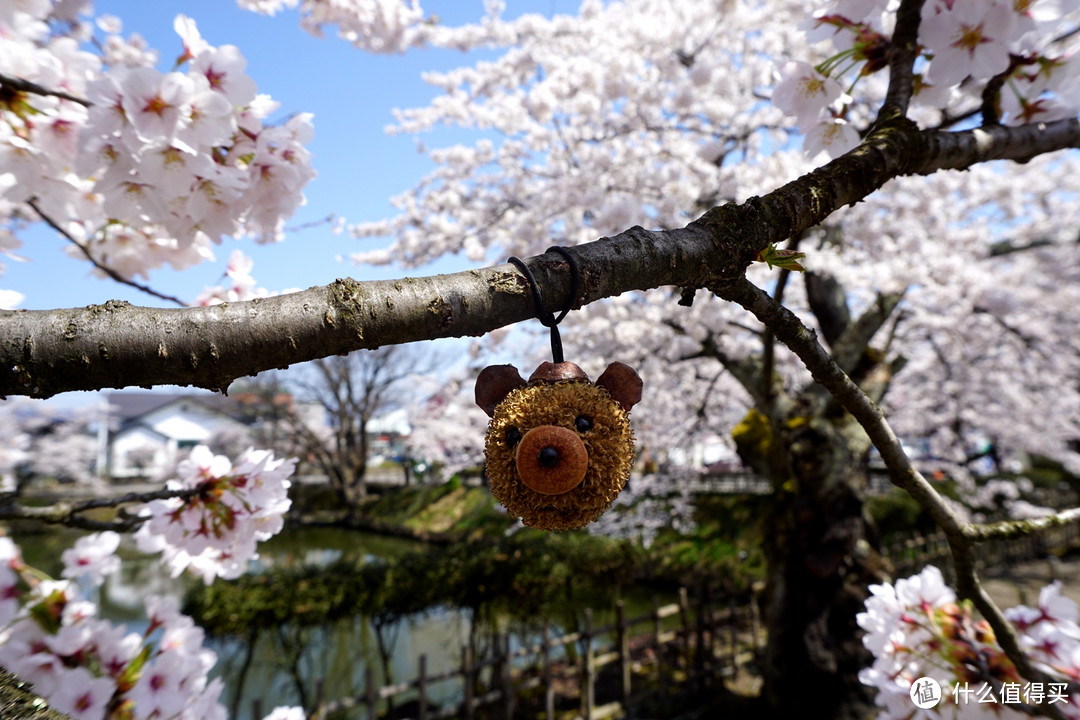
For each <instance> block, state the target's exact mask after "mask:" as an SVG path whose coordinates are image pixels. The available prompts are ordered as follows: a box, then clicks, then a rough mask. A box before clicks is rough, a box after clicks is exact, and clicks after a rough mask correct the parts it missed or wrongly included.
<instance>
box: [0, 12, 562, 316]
mask: <svg viewBox="0 0 1080 720" xmlns="http://www.w3.org/2000/svg"><path fill="white" fill-rule="evenodd" d="M577 4H578V3H577V2H576V0H511V2H509V3H508V5H509V8H510V12H511V13H512V14H515V15H516V14H518V13H521V12H542V13H545V14H550V13H551V12H553V11H554V12H560V11H561V12H573V11H575V10H576V8H577ZM425 9H426V10H427V11H428V12H429V13H434V14H437V15H439V16H440V17H441V18H443V19H444V20H445V21H446V22H450V23H453V22H462V21H467V20H472V19H476V18H478V17H480V16H481V15H482V13H483V4H482V2H480V0H442V2H439V1H438V0H436V1H434V2H430V3H425ZM95 10H96V12H97V13H98V14H112V15H116V16H118V17H120V18H121V19H122V20H123V21H124V35H125V36H127V35H129V34H131V33H133V32H138V33H139V34H141V35H142V36H143V37H145V38H146V39H147V41H148V42H149V44H150V45H151V46H152V47H154V48H157V49H158V50H159V51H160V54H161V59H162V63H161V69H168V68H169V65H170V64H171V62H172V60H173V59H174V58H175V57H176V56H177V55H178V54H179V52H180V49H181V46H180V40H179V38H178V37H177V36H176V34H175V33H174V32H173V29H172V25H173V18H175V16H176V15H177V14H180V13H183V14H185V15H188V16H189V17H191V18H193V19H194V20H195V21H196V22H197V23H198V26H199V30H200V32H201V33H202V35H203V37H204V38H205V39H206V40H207V41H208V42H210V43H211V44H214V45H225V44H233V45H236V46H238V47H239V48H240V50H241V51H242V52H243V54H244V55H245V57H246V58H247V61H248V68H247V70H248V74H249V75H251V77H252V78H253V79H254V80H255V82H256V84H257V85H258V88H259V91H260V92H264V93H268V94H270V95H271V96H273V98H274V99H275V100H277V101H278V102H280V103H281V109H280V110H279V112H278V117H273V118H271V121H279V120H282V119H284V118H286V117H288V116H289V115H290V114H293V113H297V112H311V113H313V114H314V124H315V138H314V140H313V142H312V143H311V144H310V145H309V148H310V150H311V152H312V154H313V156H314V159H313V163H314V167H315V169H316V171H317V172H318V173H319V177H317V178H316V179H315V180H314V181H312V182H311V183H310V184H309V185H308V187H307V190H306V192H305V194H306V196H307V205H306V206H305V207H303V208H301V209H300V211H299V212H298V213H297V214H296V215H295V216H294V217H293V218H292V219H291V220H290V221H289V223H288V224H289V226H298V225H302V224H306V223H311V222H314V221H316V220H318V219H320V218H324V217H326V216H328V215H331V214H336V215H339V216H343V217H345V218H346V219H347V220H349V221H350V222H356V221H363V220H376V219H379V218H382V217H386V216H388V215H390V214H392V212H393V208H392V207H391V205H390V202H389V199H390V197H392V196H393V195H395V194H397V193H399V192H403V191H405V190H408V189H409V188H411V187H412V186H413V185H414V184H415V182H416V181H417V180H418V179H419V178H420V177H421V176H422V175H423V174H424V173H425V172H426V171H427V170H428V169H430V167H431V166H430V163H429V161H428V160H427V159H426V158H425V157H423V156H421V155H419V154H418V153H417V152H416V147H415V140H414V138H413V137H411V136H394V137H391V136H387V135H386V134H385V133H384V132H383V130H384V128H385V127H386V125H387V124H389V123H391V122H392V121H393V116H392V114H391V110H392V109H393V108H394V107H414V106H419V105H423V104H425V103H426V102H427V101H428V100H429V99H430V98H431V97H432V96H433V94H434V92H435V91H434V90H433V89H432V88H430V87H428V86H427V85H426V84H424V83H423V81H422V80H421V79H420V74H421V72H422V71H424V70H431V69H446V68H450V67H456V66H459V65H462V64H471V63H472V62H473V61H474V58H473V57H472V56H468V55H463V54H461V53H458V52H450V51H421V52H411V53H408V54H405V55H396V56H375V55H370V54H367V53H364V52H361V51H359V50H356V49H354V48H352V47H351V46H350V45H349V44H348V43H346V42H343V41H341V40H339V39H337V38H336V37H335V36H333V35H332V34H331V33H327V37H325V38H323V39H319V38H314V37H312V36H310V35H309V34H308V33H306V32H304V31H303V30H302V29H301V28H300V26H299V14H298V13H296V12H294V11H286V12H283V13H281V14H279V15H277V16H276V17H272V18H270V17H263V16H260V15H256V14H254V13H250V12H245V11H242V10H240V9H239V8H238V7H237V6H236V4H235V2H232V1H230V0H183V1H180V0H153V1H152V2H147V1H145V0H97V2H95ZM442 137H449V135H448V134H442ZM424 139H425V142H426V143H427V144H428V146H429V147H434V146H437V145H438V144H439V140H440V135H432V136H425V138H424ZM455 139H460V135H459V136H456V138H455ZM378 246H379V245H378V244H377V241H375V240H365V241H363V245H361V241H357V240H353V239H351V238H349V237H348V236H347V235H345V234H341V235H334V234H332V233H331V232H330V228H329V226H327V225H322V226H319V227H315V228H312V229H307V230H301V231H298V232H295V233H290V234H289V235H288V237H287V238H286V240H285V241H284V242H281V243H276V244H271V245H264V246H259V245H256V244H255V243H254V242H251V241H249V240H244V241H233V240H226V241H225V242H224V243H223V244H222V245H221V246H220V247H218V248H217V249H216V255H217V262H216V263H205V264H203V265H201V266H198V267H196V268H192V269H189V270H186V271H183V272H175V271H172V270H171V269H168V268H165V269H162V270H158V271H156V272H154V273H152V275H151V278H150V280H149V283H148V284H149V285H151V286H152V287H154V288H155V289H157V290H159V291H161V292H165V293H167V294H172V295H176V296H178V297H180V298H182V299H185V300H191V299H193V298H194V297H195V296H196V295H197V294H198V293H199V292H200V291H201V290H202V289H203V287H204V286H206V285H216V284H219V282H220V279H221V274H222V272H223V270H224V267H225V262H226V260H227V259H228V256H229V253H230V252H231V251H232V250H233V249H234V248H240V249H242V250H243V251H244V252H245V253H247V254H248V255H250V256H251V257H253V258H254V260H255V269H254V271H253V275H254V277H255V279H256V280H257V281H258V282H259V284H260V286H262V287H266V288H267V289H270V290H280V289H284V288H289V287H299V288H306V287H310V286H312V285H324V284H326V283H329V282H331V281H333V280H334V279H335V278H337V277H343V276H349V277H354V278H356V279H358V280H369V279H382V278H389V277H400V276H402V275H406V274H423V275H427V274H432V273H435V272H452V271H456V270H461V269H464V268H465V267H467V266H468V265H467V262H466V261H465V260H464V259H463V258H446V259H444V260H442V261H440V262H438V263H436V264H435V265H434V266H431V267H429V268H424V269H421V270H413V271H404V270H402V269H400V268H395V267H380V268H372V267H366V266H355V265H353V264H351V263H350V262H348V261H345V262H339V261H338V260H336V258H337V257H338V256H341V255H347V254H348V253H350V252H353V251H354V250H360V249H369V248H373V247H378ZM62 248H63V241H62V240H61V239H60V238H58V237H57V236H56V235H55V234H54V233H52V232H51V231H49V230H48V229H47V228H44V227H39V228H37V229H35V230H34V231H33V232H30V233H26V234H24V235H23V247H22V249H21V251H20V253H21V254H22V255H24V256H25V257H27V258H29V262H25V263H20V262H15V261H12V260H4V264H5V265H6V270H5V271H4V274H3V276H2V277H0V288H6V289H11V290H17V291H19V292H21V293H23V294H24V295H25V296H26V299H25V300H24V301H23V303H22V304H21V305H20V307H22V308H27V309H47V308H55V307H77V306H82V305H87V304H91V303H101V302H104V301H105V300H109V299H120V300H127V301H129V302H132V303H135V304H138V305H168V303H164V302H162V301H159V300H157V299H156V298H153V297H151V296H149V295H146V294H143V293H140V292H138V291H136V290H134V289H131V288H128V287H125V286H122V285H119V284H117V283H114V282H111V281H105V280H100V279H97V278H95V277H92V276H91V274H90V266H89V264H88V263H86V262H83V261H79V260H74V259H71V258H69V257H68V256H67V255H66V254H65V253H64V252H63V250H62ZM140 280H141V279H140Z"/></svg>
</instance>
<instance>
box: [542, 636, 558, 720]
mask: <svg viewBox="0 0 1080 720" xmlns="http://www.w3.org/2000/svg"><path fill="white" fill-rule="evenodd" d="M542 640H543V644H542V645H541V652H542V653H543V658H544V718H545V720H555V683H554V682H552V677H551V625H549V624H548V621H547V620H545V621H544V634H543V638H542Z"/></svg>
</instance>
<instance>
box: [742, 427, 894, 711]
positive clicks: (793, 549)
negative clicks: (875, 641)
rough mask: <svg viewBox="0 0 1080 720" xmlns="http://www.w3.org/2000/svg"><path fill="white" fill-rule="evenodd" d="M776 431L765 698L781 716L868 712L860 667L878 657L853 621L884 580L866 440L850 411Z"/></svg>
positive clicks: (768, 533) (868, 698) (869, 697)
mask: <svg viewBox="0 0 1080 720" xmlns="http://www.w3.org/2000/svg"><path fill="white" fill-rule="evenodd" d="M774 437H775V438H776V441H775V443H769V445H771V446H772V447H771V448H768V449H770V450H772V452H773V453H775V455H774V456H773V458H772V459H771V461H769V462H768V465H769V466H771V472H770V474H771V475H772V477H773V480H774V496H773V497H774V503H773V506H772V508H771V510H770V514H769V517H768V518H767V520H766V522H767V525H766V528H765V538H766V540H765V553H766V559H767V562H768V577H767V581H766V590H765V599H764V608H763V610H764V616H765V624H766V629H767V631H768V641H767V646H766V650H765V657H764V667H763V675H764V686H763V690H762V698H763V700H764V701H765V703H766V705H767V706H768V708H769V710H770V715H771V716H773V717H776V718H782V717H783V718H787V717H800V716H804V715H805V714H806V713H807V712H810V713H811V714H812V715H814V716H815V717H828V718H835V719H838V720H842V719H846V718H851V719H854V718H866V717H870V716H872V715H873V710H872V707H873V693H872V692H871V689H870V688H867V687H865V686H863V685H861V684H860V683H859V680H858V677H857V675H858V672H859V670H861V669H862V668H864V667H868V666H869V665H870V664H871V663H872V661H873V657H872V656H871V654H870V653H869V651H867V650H866V649H865V648H864V647H863V645H862V642H861V633H860V630H859V628H858V626H857V625H856V622H855V615H856V613H858V612H860V611H861V610H862V609H863V601H864V599H865V598H866V594H867V586H868V585H869V584H871V583H876V582H881V581H882V579H883V576H882V564H881V556H880V555H879V554H878V552H877V538H876V534H875V532H874V530H873V528H872V526H871V525H870V523H869V522H868V520H867V518H866V516H865V515H864V508H863V494H864V491H865V488H866V481H867V463H866V456H867V446H868V443H867V441H866V438H865V435H862V433H861V431H860V430H859V429H858V427H857V425H856V424H855V422H854V421H853V420H852V419H851V417H850V416H848V415H847V414H846V413H845V414H843V415H842V416H841V417H838V418H829V419H825V418H820V417H812V418H804V417H795V418H789V419H788V420H787V421H786V422H785V423H784V427H783V428H782V429H781V431H780V432H779V433H777V435H776V436H774ZM759 447H762V446H760V445H759ZM762 449H764V448H762ZM777 456H779V460H778V458H777Z"/></svg>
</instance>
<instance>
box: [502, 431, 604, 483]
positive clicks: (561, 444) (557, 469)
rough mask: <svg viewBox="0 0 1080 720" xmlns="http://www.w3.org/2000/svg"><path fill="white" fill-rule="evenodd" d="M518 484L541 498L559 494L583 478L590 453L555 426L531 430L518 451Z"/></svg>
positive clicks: (578, 440) (571, 433)
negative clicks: (522, 484)
mask: <svg viewBox="0 0 1080 720" xmlns="http://www.w3.org/2000/svg"><path fill="white" fill-rule="evenodd" d="M516 459H517V471H518V476H519V477H520V478H521V482H523V483H525V486H526V487H528V488H529V489H531V490H535V491H536V492H538V493H540V494H541V495H562V494H563V493H567V492H570V491H571V490H573V489H574V488H576V487H577V486H578V485H580V484H581V481H582V480H584V479H585V473H586V471H588V469H589V453H588V451H586V450H585V443H583V442H581V438H580V437H578V434H577V433H576V432H574V431H573V430H568V429H567V428H562V427H558V426H555V425H541V426H540V427H534V428H533V429H532V430H530V431H529V432H527V433H525V436H524V437H522V438H521V441H520V442H519V443H518V448H517V456H516Z"/></svg>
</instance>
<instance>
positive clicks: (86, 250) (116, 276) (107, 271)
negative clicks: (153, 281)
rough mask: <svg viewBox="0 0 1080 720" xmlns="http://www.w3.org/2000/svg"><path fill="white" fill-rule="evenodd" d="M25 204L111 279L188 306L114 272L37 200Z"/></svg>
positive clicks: (32, 199)
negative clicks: (61, 225)
mask: <svg viewBox="0 0 1080 720" xmlns="http://www.w3.org/2000/svg"><path fill="white" fill-rule="evenodd" d="M26 204H27V205H29V206H30V207H32V208H33V209H34V212H36V213H37V214H38V216H39V217H41V219H42V220H44V221H45V224H46V225H48V226H49V227H51V228H52V229H53V230H55V231H56V232H58V233H60V235H61V236H63V237H64V238H65V239H67V240H68V241H69V242H70V243H71V244H72V245H74V246H75V247H77V248H79V250H81V251H82V254H83V255H84V256H86V259H87V260H89V261H90V263H91V264H92V265H93V266H94V267H96V268H97V269H98V270H100V271H101V272H103V273H105V274H106V275H108V276H109V278H110V279H111V280H115V281H116V282H118V283H120V284H122V285H127V286H129V287H133V288H135V289H136V290H140V291H142V292H144V293H146V294H147V295H152V296H154V297H156V298H158V299H159V300H165V301H166V302H171V303H176V304H177V305H179V306H180V307H188V303H186V302H184V301H183V300H181V299H180V298H178V297H175V296H173V295H166V294H165V293H161V292H158V291H157V290H155V289H154V288H152V287H150V286H149V285H143V284H142V283H140V282H136V281H135V280H131V279H129V278H126V277H124V276H123V275H121V274H120V273H118V272H116V270H114V269H112V268H111V267H109V266H108V265H105V264H104V263H102V262H101V261H99V260H98V259H97V258H96V257H94V256H93V254H92V253H91V252H90V248H88V247H86V245H84V244H82V243H81V242H79V241H78V240H76V239H75V238H74V237H73V236H72V234H71V233H69V232H68V231H67V230H65V229H64V228H62V227H60V225H59V224H58V223H57V222H56V221H55V220H53V219H52V218H51V217H50V216H49V215H47V214H46V213H45V211H43V210H42V209H41V208H40V207H39V206H38V204H37V200H35V199H34V198H31V199H29V200H27V201H26Z"/></svg>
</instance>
